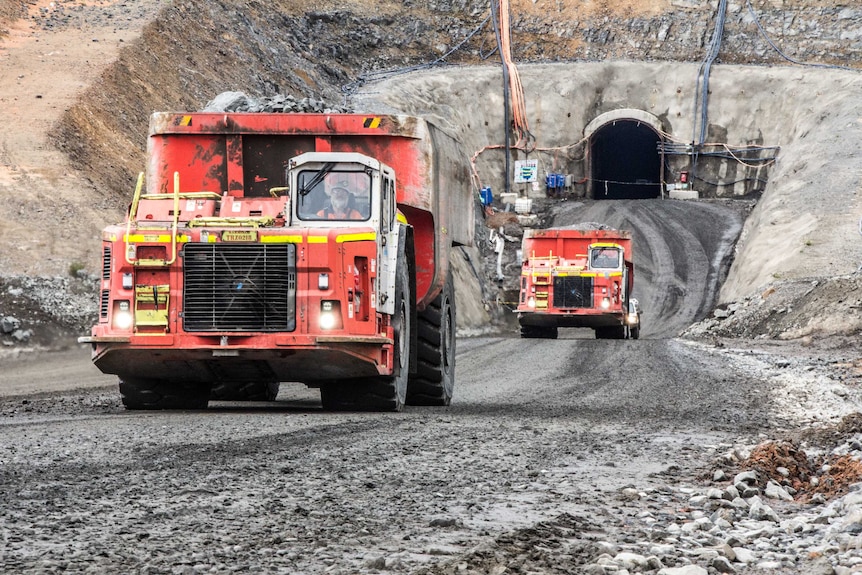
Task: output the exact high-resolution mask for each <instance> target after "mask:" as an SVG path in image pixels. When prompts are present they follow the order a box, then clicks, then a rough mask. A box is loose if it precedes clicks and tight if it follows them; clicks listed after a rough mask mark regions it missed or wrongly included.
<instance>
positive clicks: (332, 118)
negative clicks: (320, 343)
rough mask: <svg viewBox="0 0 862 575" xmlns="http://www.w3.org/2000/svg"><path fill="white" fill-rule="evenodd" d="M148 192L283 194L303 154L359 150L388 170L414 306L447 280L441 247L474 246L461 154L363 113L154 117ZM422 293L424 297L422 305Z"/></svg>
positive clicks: (434, 135) (449, 142)
mask: <svg viewBox="0 0 862 575" xmlns="http://www.w3.org/2000/svg"><path fill="white" fill-rule="evenodd" d="M148 151H149V165H148V170H147V193H149V194H156V193H170V192H171V191H172V190H173V182H174V172H179V178H180V182H181V185H182V189H183V190H184V191H201V192H205V191H207V192H215V193H217V194H219V195H224V194H228V195H230V196H235V197H246V198H249V197H261V198H268V197H270V190H272V189H273V188H280V187H282V188H283V187H284V186H287V182H286V180H285V177H286V173H287V165H288V161H289V160H290V159H291V158H293V157H295V156H298V155H299V154H302V153H305V152H358V153H362V154H365V155H367V156H370V157H372V158H376V159H377V160H379V161H381V162H383V163H385V164H387V165H389V166H391V167H392V168H393V169H394V170H395V173H396V175H397V181H396V197H397V202H398V204H399V208H400V209H401V211H402V212H403V213H404V215H405V216H406V218H407V220H408V222H409V223H410V224H411V225H412V226H413V228H414V234H415V245H416V266H417V277H418V279H419V284H420V285H419V294H418V295H419V296H420V298H419V299H420V300H422V299H426V300H427V299H429V296H432V295H433V294H436V293H437V292H438V291H439V287H440V286H442V284H443V281H444V279H445V277H446V274H447V273H448V265H449V262H448V252H449V250H448V247H449V246H450V245H452V244H462V245H471V244H472V237H473V225H474V224H473V205H474V202H473V195H472V193H471V188H470V174H469V166H468V162H467V156H466V154H464V152H463V150H462V148H461V146H460V144H459V143H458V142H457V140H455V139H454V138H452V137H451V136H449V135H448V134H446V133H445V132H444V131H442V130H441V129H440V128H438V127H437V126H435V125H433V124H431V123H429V122H427V121H425V120H423V119H421V118H416V117H411V116H403V115H368V114H266V113H191V114H183V113H156V114H153V116H152V117H151V120H150V137H149V142H148ZM423 293H425V294H426V297H424V298H423V297H422V294H423Z"/></svg>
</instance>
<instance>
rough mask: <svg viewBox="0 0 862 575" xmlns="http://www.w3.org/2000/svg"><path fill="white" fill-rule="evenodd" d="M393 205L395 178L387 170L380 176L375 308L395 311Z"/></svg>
mask: <svg viewBox="0 0 862 575" xmlns="http://www.w3.org/2000/svg"><path fill="white" fill-rule="evenodd" d="M396 218H397V210H396V206H395V180H394V178H393V177H392V176H391V174H389V173H387V172H385V171H384V172H382V173H381V178H380V243H379V246H380V257H379V260H378V262H377V265H378V266H379V269H380V271H379V273H378V275H377V279H378V283H377V294H378V302H377V309H378V311H381V312H383V313H388V314H393V313H395V266H396V263H397V260H398V226H397V225H395V224H396Z"/></svg>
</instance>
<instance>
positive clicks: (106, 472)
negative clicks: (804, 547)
mask: <svg viewBox="0 0 862 575" xmlns="http://www.w3.org/2000/svg"><path fill="white" fill-rule="evenodd" d="M780 357H781V354H780V353H776V351H775V350H773V351H772V352H771V353H760V354H755V353H753V352H752V351H745V350H732V349H726V348H718V349H717V348H713V347H711V346H705V345H703V344H697V343H694V342H685V341H681V340H663V339H654V340H639V341H615V340H589V339H579V338H572V339H560V340H556V341H544V342H543V341H537V340H528V341H522V340H520V339H516V338H475V339H462V340H460V341H459V353H458V371H459V378H458V386H457V388H456V394H457V395H456V398H457V401H454V402H453V405H452V406H451V407H450V408H448V409H444V410H441V409H435V408H409V409H408V410H406V411H405V412H403V413H398V414H350V413H325V412H322V411H321V410H320V404H319V398H318V396H317V394H316V393H314V392H311V391H309V390H306V389H305V388H300V387H292V386H285V387H284V388H283V389H282V392H281V394H280V395H279V398H278V401H277V402H274V403H253V404H231V403H218V402H213V403H211V407H210V409H209V410H207V411H196V412H155V413H149V412H125V411H123V409H122V407H121V405H120V402H119V398H118V395H117V393H116V390H115V389H112V388H96V389H90V390H84V391H72V392H64V393H55V394H50V395H42V396H29V397H26V398H22V397H17V398H6V399H5V400H2V401H0V418H2V419H0V425H2V436H3V438H4V439H3V441H2V443H0V485H2V486H3V489H2V490H0V509H2V511H0V534H2V539H0V540H2V542H3V546H4V553H3V554H2V555H0V571H3V572H4V573H29V572H40V573H60V572H73V573H76V572H84V573H102V572H136V573H225V572H232V571H239V572H270V573H377V572H381V571H385V572H392V573H450V572H452V573H455V572H471V573H490V572H496V573H503V572H518V571H516V570H511V571H505V569H503V570H501V569H500V568H501V567H506V566H507V565H509V566H511V565H515V564H520V565H532V568H534V570H535V571H536V572H552V573H576V572H579V569H580V568H582V567H583V568H586V567H587V566H589V565H593V564H594V563H595V561H596V560H597V558H598V557H600V556H601V554H602V553H606V552H607V551H608V549H613V548H616V549H620V548H621V546H625V545H626V544H628V543H635V542H636V541H638V540H637V537H636V534H637V531H636V530H635V531H633V530H634V529H635V523H636V521H638V520H641V521H642V520H643V517H644V515H643V513H644V511H645V510H647V511H648V510H649V509H650V506H649V504H648V503H649V502H650V501H651V499H650V497H649V496H648V494H650V493H652V494H660V495H662V497H664V498H666V499H667V501H666V502H665V503H663V504H662V505H663V506H664V514H665V515H667V514H668V513H669V514H670V515H669V516H668V517H669V519H666V521H672V520H673V519H674V518H679V517H680V514H681V513H683V512H684V511H685V509H687V508H689V507H690V506H689V505H688V498H689V497H690V496H691V494H692V492H693V490H696V489H704V490H705V489H706V486H707V484H708V483H709V481H705V480H704V479H703V476H704V474H706V475H711V472H712V470H713V469H714V468H715V467H716V466H718V462H719V460H720V459H721V455H722V453H723V452H725V451H732V450H733V448H734V446H737V445H744V444H746V442H751V441H752V440H753V439H754V438H757V436H758V434H762V435H761V437H762V436H764V435H768V434H770V433H776V432H778V431H779V430H782V429H786V428H788V427H791V428H795V427H799V426H800V425H802V424H805V425H810V424H816V423H818V422H816V421H812V420H811V419H810V416H811V415H812V413H813V412H811V411H810V410H808V409H805V406H804V405H802V407H801V408H800V409H797V410H796V411H794V409H792V408H788V407H787V406H788V405H797V406H800V405H801V404H800V398H801V397H802V396H801V395H800V396H799V397H795V398H794V397H793V394H794V393H797V394H802V393H803V391H804V396H805V398H806V399H805V401H808V402H810V403H812V404H813V405H817V406H820V407H822V408H825V409H823V410H822V415H821V416H820V418H819V419H820V421H819V423H821V424H823V423H828V422H829V421H833V422H834V421H835V420H836V417H839V416H840V415H841V413H840V412H838V411H834V410H833V408H836V407H837V406H840V405H847V400H848V399H850V400H852V401H850V404H855V405H857V406H858V405H859V397H858V394H859V389H858V384H859V378H858V377H856V378H855V379H852V378H851V379H847V378H844V379H843V380H842V381H840V382H839V380H838V379H837V378H835V377H833V376H831V375H830V369H834V368H835V366H836V365H840V362H839V361H838V360H837V359H836V360H835V361H833V362H832V363H829V362H827V361H826V360H823V359H822V358H821V359H814V358H812V359H810V360H807V361H802V360H799V359H796V360H790V359H787V358H786V357H785V358H784V359H780V360H779V359H776V358H780ZM818 362H819V363H818ZM818 377H822V378H826V380H827V381H829V382H830V383H831V384H834V385H836V386H837V385H840V386H841V387H842V389H843V390H844V394H845V396H844V397H839V396H838V395H835V394H834V393H833V392H832V390H831V389H830V388H828V387H825V386H824V387H823V391H822V392H821V393H820V394H819V395H818V394H816V393H814V394H813V395H817V397H811V395H812V389H811V387H810V386H809V385H807V384H808V383H810V382H812V381H817V380H816V378H818ZM782 378H784V379H782ZM787 378H789V379H787ZM790 380H792V381H794V382H796V383H797V384H798V385H795V386H794V385H790V384H789V383H788V381H790ZM822 381H823V380H820V382H821V384H822ZM848 394H849V395H848ZM830 402H831V403H830ZM805 418H807V419H805ZM803 419H805V420H804V421H803ZM698 478H700V479H698ZM724 483H725V484H726V483H727V482H724ZM674 497H676V498H678V502H676V503H674V502H673V499H674ZM674 505H678V507H677V508H675V509H676V511H674ZM789 512H793V509H791V510H790V511H789ZM638 518H640V519H638ZM677 520H679V521H680V522H681V519H677ZM668 537H669V536H668ZM555 541H556V543H554V542H555ZM563 542H565V544H563ZM648 543H649V542H648V541H647V543H643V545H646V544H648ZM548 545H551V546H550V547H548ZM686 545H689V544H688V543H685V541H684V540H678V543H677V544H675V545H674V544H665V548H664V551H663V552H662V553H663V555H660V556H657V559H658V560H659V561H661V562H662V565H664V566H665V567H666V568H670V567H673V566H674V565H686V564H688V563H692V564H697V563H698V558H697V557H695V556H692V555H690V554H689V552H687V551H685V549H684V548H685V547H686ZM701 547H709V548H712V546H705V545H701ZM537 549H538V550H539V551H537ZM530 550H532V551H530ZM758 550H759V552H762V551H761V550H760V548H758ZM640 552H641V553H644V554H645V555H649V553H647V552H646V551H645V550H642V551H640ZM525 553H526V555H527V556H529V555H530V553H532V554H533V555H534V557H533V558H532V559H529V557H528V558H527V559H525V558H524V557H523V555H524V554H525ZM836 553H837V551H836ZM804 559H806V558H805V557H803V556H800V557H799V558H798V561H800V562H802V561H803V560H804ZM525 561H527V563H524V562H525ZM531 561H532V563H530V562H531ZM701 562H702V561H701ZM788 564H789V565H788V570H785V571H781V572H782V573H800V574H801V573H809V572H810V571H807V570H806V569H808V568H809V567H810V565H809V566H807V567H806V566H805V564H803V563H800V564H799V565H796V564H795V563H794V562H793V561H789V560H788ZM459 565H460V566H461V567H459ZM740 566H744V564H737V567H740ZM791 567H792V568H791ZM465 570H466V571H465ZM636 572H637V571H636ZM642 572H647V571H642ZM703 573H706V571H704V572H703Z"/></svg>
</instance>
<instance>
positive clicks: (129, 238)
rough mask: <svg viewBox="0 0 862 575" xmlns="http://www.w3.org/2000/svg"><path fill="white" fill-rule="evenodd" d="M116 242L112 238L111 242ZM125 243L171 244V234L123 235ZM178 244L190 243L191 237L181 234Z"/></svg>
mask: <svg viewBox="0 0 862 575" xmlns="http://www.w3.org/2000/svg"><path fill="white" fill-rule="evenodd" d="M113 240H114V236H111V241H113ZM123 241H124V242H126V243H127V244H143V243H148V244H169V243H171V236H170V234H131V235H125V234H124V235H123ZM177 241H178V242H187V241H189V237H188V236H186V235H183V234H179V235H178V236H177Z"/></svg>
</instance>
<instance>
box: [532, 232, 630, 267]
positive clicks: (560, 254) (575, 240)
mask: <svg viewBox="0 0 862 575" xmlns="http://www.w3.org/2000/svg"><path fill="white" fill-rule="evenodd" d="M603 242H607V243H614V244H618V245H620V246H622V248H623V249H624V250H625V252H624V253H625V258H626V261H629V262H630V261H631V257H632V249H631V243H632V234H631V232H629V231H626V230H579V229H573V228H572V229H569V228H551V229H543V230H525V231H524V239H523V258H524V261H527V260H528V259H530V258H535V257H538V258H548V257H550V258H553V259H558V258H559V259H563V260H565V261H567V262H569V263H574V262H575V261H576V260H583V266H584V267H585V266H586V257H587V248H588V247H589V246H590V245H591V244H596V243H603ZM553 265H559V264H558V263H554V264H553Z"/></svg>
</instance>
